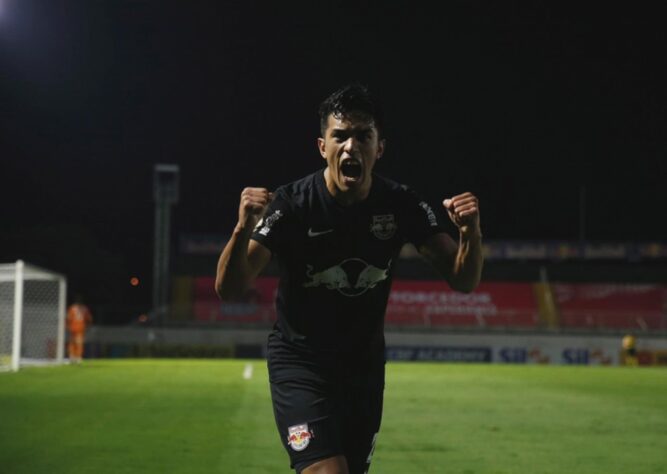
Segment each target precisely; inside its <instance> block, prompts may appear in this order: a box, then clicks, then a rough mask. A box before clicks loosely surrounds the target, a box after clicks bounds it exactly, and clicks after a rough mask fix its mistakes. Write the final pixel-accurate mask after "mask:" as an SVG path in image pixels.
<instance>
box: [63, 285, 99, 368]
mask: <svg viewBox="0 0 667 474" xmlns="http://www.w3.org/2000/svg"><path fill="white" fill-rule="evenodd" d="M92 323H93V316H92V314H91V312H90V308H88V306H87V305H85V304H84V303H83V299H82V298H81V295H77V296H76V297H75V298H74V303H72V304H71V305H70V306H69V308H67V331H68V332H69V342H68V344H67V352H68V354H69V360H70V362H74V363H77V364H80V363H81V360H82V359H83V343H84V340H85V335H86V329H87V328H88V326H90V325H91V324H92Z"/></svg>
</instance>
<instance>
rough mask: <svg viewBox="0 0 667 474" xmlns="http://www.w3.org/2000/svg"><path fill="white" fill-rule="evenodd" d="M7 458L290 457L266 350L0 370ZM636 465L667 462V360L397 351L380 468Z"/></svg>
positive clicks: (244, 465)
mask: <svg viewBox="0 0 667 474" xmlns="http://www.w3.org/2000/svg"><path fill="white" fill-rule="evenodd" d="M248 364H251V365H252V369H253V375H252V377H251V378H249V379H246V378H244V377H243V373H244V372H247V366H248ZM0 472H2V473H7V474H36V473H50V474H58V473H63V474H86V473H91V474H92V473H95V474H130V473H132V474H134V473H137V474H138V473H141V474H152V473H156V474H157V473H160V474H165V473H174V474H180V473H184V474H185V473H187V474H199V473H202V474H203V473H207V474H210V473H230V474H235V473H251V474H255V473H257V474H261V473H289V472H291V471H290V469H289V462H288V458H287V454H286V453H285V452H284V451H283V448H282V446H281V444H280V441H279V434H278V432H277V431H276V428H275V423H274V420H273V413H272V409H271V403H270V398H269V389H268V381H267V372H266V364H265V362H264V361H243V360H193V359H189V360H173V359H137V360H94V361H85V362H84V363H83V364H81V365H78V366H63V367H50V368H31V369H26V370H22V371H20V372H18V373H0ZM629 472H631V473H633V474H642V473H651V474H655V473H667V371H666V370H664V369H658V368H626V367H585V366H576V367H575V366H572V367H569V366H535V365H530V366H528V365H472V364H444V363H435V364H430V363H390V364H388V365H387V386H386V390H385V410H384V418H383V424H382V429H381V431H380V436H379V437H378V445H377V448H376V451H375V456H374V458H373V465H372V468H371V473H374V474H410V473H457V474H504V473H508V474H509V473H532V474H536V473H545V474H547V473H549V474H577V473H581V474H596V473H604V474H611V473H619V474H621V473H622V474H627V473H629Z"/></svg>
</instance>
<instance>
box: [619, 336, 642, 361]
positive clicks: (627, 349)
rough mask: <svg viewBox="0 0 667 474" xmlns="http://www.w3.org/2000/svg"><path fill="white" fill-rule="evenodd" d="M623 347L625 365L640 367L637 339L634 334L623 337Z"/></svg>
mask: <svg viewBox="0 0 667 474" xmlns="http://www.w3.org/2000/svg"><path fill="white" fill-rule="evenodd" d="M621 345H622V346H623V365H629V366H632V367H636V366H638V365H639V358H638V357H637V338H636V337H635V336H634V334H626V335H625V336H623V341H622V343H621Z"/></svg>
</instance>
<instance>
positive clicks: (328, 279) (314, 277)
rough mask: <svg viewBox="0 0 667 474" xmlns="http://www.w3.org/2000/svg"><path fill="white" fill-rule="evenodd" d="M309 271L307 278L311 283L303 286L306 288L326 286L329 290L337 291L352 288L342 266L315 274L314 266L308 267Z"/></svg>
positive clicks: (335, 266)
mask: <svg viewBox="0 0 667 474" xmlns="http://www.w3.org/2000/svg"><path fill="white" fill-rule="evenodd" d="M306 267H308V271H307V272H306V276H307V277H308V278H310V281H308V282H306V283H304V284H303V286H304V288H311V287H313V286H320V285H325V286H326V287H327V290H337V289H338V288H350V281H349V280H348V279H347V273H345V270H343V269H342V268H341V266H340V265H334V266H333V267H329V268H327V269H326V270H323V271H321V272H317V273H315V274H313V266H312V265H306Z"/></svg>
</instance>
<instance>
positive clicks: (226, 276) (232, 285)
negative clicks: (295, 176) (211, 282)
mask: <svg viewBox="0 0 667 474" xmlns="http://www.w3.org/2000/svg"><path fill="white" fill-rule="evenodd" d="M272 197H273V196H272V194H271V193H270V192H269V191H268V190H267V189H265V188H245V189H244V190H243V192H242V193H241V202H240V204H239V221H238V223H237V224H236V227H235V228H234V232H233V233H232V236H231V238H230V239H229V242H227V245H225V248H224V249H223V251H222V253H221V255H220V258H219V259H218V269H217V273H216V278H215V291H216V293H217V294H218V296H219V297H220V298H221V299H223V300H236V299H239V298H240V297H241V296H242V295H243V294H244V293H245V291H246V290H247V289H248V288H249V287H250V285H251V284H252V282H253V281H254V279H255V278H256V277H257V275H259V273H260V272H261V271H262V270H263V269H264V267H266V265H267V264H268V263H269V261H270V260H271V251H270V250H269V249H267V248H266V247H264V246H263V245H262V244H260V243H258V242H256V241H254V240H250V236H251V235H252V231H253V229H254V228H255V226H256V225H257V223H258V222H259V219H261V217H262V215H263V214H264V212H265V211H266V207H267V206H268V205H269V203H270V202H271V199H272Z"/></svg>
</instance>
